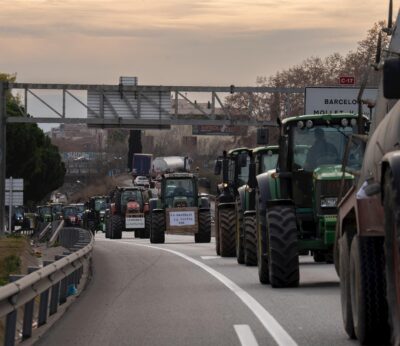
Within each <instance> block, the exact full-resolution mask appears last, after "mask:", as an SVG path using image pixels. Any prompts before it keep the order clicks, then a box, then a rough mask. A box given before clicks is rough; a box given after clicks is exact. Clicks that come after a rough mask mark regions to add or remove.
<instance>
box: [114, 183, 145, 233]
mask: <svg viewBox="0 0 400 346" xmlns="http://www.w3.org/2000/svg"><path fill="white" fill-rule="evenodd" d="M144 191H145V190H144V189H143V188H142V187H117V188H115V190H114V191H113V192H112V193H111V208H110V215H109V217H108V221H107V223H106V238H110V239H121V238H122V232H123V231H133V232H135V237H139V238H148V237H149V236H150V230H149V228H148V226H149V223H148V222H147V224H146V216H147V214H148V210H149V204H148V195H147V193H145V192H144Z"/></svg>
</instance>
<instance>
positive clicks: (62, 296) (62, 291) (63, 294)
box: [55, 255, 68, 305]
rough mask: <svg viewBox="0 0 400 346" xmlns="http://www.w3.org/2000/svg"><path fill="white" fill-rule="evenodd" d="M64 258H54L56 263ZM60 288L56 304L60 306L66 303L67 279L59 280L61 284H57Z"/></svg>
mask: <svg viewBox="0 0 400 346" xmlns="http://www.w3.org/2000/svg"><path fill="white" fill-rule="evenodd" d="M64 257H65V256H58V255H57V256H56V257H55V259H56V261H58V260H60V259H61V258H64ZM59 286H60V292H59V293H60V295H59V297H58V298H59V299H58V302H59V303H60V305H61V304H64V303H65V302H66V301H67V293H68V277H65V278H64V279H62V280H61V283H59Z"/></svg>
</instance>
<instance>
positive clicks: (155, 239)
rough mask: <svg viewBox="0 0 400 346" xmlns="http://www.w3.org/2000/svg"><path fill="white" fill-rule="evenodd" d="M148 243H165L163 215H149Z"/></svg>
mask: <svg viewBox="0 0 400 346" xmlns="http://www.w3.org/2000/svg"><path fill="white" fill-rule="evenodd" d="M150 243H152V244H164V243H165V217H164V213H153V214H151V229H150Z"/></svg>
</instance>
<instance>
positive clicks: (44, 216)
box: [36, 205, 53, 222]
mask: <svg viewBox="0 0 400 346" xmlns="http://www.w3.org/2000/svg"><path fill="white" fill-rule="evenodd" d="M36 213H37V215H38V220H39V221H40V222H51V221H53V215H52V212H51V206H50V205H39V206H37V208H36Z"/></svg>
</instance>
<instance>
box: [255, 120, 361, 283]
mask: <svg viewBox="0 0 400 346" xmlns="http://www.w3.org/2000/svg"><path fill="white" fill-rule="evenodd" d="M362 121H363V124H362V125H363V126H362V128H363V129H364V128H366V126H367V119H365V118H363V120H362ZM279 125H280V138H279V156H278V166H277V169H276V170H271V171H268V172H266V173H263V174H260V175H258V176H257V192H256V193H257V197H256V204H257V206H256V210H257V212H256V215H255V218H256V222H257V233H258V235H257V243H258V252H257V253H258V261H257V262H258V273H259V279H260V282H261V283H270V284H271V285H272V286H273V287H295V286H298V284H299V280H300V274H299V255H307V254H309V253H311V254H312V255H313V256H314V260H315V261H316V262H328V263H332V262H333V245H334V240H335V227H336V218H337V208H336V205H337V198H338V194H339V190H340V189H341V179H342V176H343V174H344V179H343V184H344V190H345V191H346V190H347V189H348V188H350V186H351V184H352V181H353V178H354V177H353V175H351V174H348V173H343V172H342V169H341V163H342V159H343V154H344V151H345V147H346V144H347V141H348V138H349V137H350V136H351V135H352V134H354V133H358V128H359V126H358V125H357V116H356V115H354V114H325V115H303V116H297V117H292V118H287V119H284V120H282V121H279Z"/></svg>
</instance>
